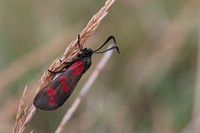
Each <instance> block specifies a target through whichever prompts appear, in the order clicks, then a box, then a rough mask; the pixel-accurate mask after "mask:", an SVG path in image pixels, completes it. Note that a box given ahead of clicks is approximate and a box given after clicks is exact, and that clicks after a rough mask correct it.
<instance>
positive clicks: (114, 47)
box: [94, 45, 120, 54]
mask: <svg viewBox="0 0 200 133" xmlns="http://www.w3.org/2000/svg"><path fill="white" fill-rule="evenodd" d="M112 49H116V50H117V52H118V54H120V51H119V47H117V46H115V45H114V46H112V47H110V48H109V49H106V50H105V51H101V52H94V54H100V53H105V52H107V51H110V50H112Z"/></svg>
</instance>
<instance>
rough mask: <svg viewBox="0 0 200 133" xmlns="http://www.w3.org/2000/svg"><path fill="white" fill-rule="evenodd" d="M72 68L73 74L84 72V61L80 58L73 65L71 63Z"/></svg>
mask: <svg viewBox="0 0 200 133" xmlns="http://www.w3.org/2000/svg"><path fill="white" fill-rule="evenodd" d="M70 69H72V74H73V75H79V74H81V73H82V72H83V69H84V63H83V62H82V61H80V60H79V61H77V62H75V63H74V64H73V65H71V66H70Z"/></svg>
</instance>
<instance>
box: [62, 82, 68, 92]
mask: <svg viewBox="0 0 200 133" xmlns="http://www.w3.org/2000/svg"><path fill="white" fill-rule="evenodd" d="M61 88H62V90H63V91H65V92H69V90H70V88H69V86H68V85H66V84H63V85H62V87H61Z"/></svg>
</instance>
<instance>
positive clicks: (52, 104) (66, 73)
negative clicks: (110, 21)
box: [33, 36, 119, 111]
mask: <svg viewBox="0 0 200 133" xmlns="http://www.w3.org/2000/svg"><path fill="white" fill-rule="evenodd" d="M111 39H113V41H114V42H115V38H114V37H113V36H110V37H109V38H108V39H107V40H106V41H105V43H104V44H103V45H102V46H101V47H100V48H98V49H97V50H94V51H93V50H92V49H90V48H84V49H83V47H82V46H81V45H80V41H79V40H80V36H78V45H79V49H80V51H81V53H80V54H79V55H78V56H77V57H76V58H75V59H74V60H73V61H71V62H66V64H67V66H66V67H65V69H63V70H62V71H61V72H57V73H59V76H58V77H56V78H55V79H53V80H52V81H51V82H50V83H49V84H48V85H47V86H46V87H44V89H42V90H41V91H40V92H39V93H38V94H37V95H36V97H35V99H34V102H33V103H34V105H35V106H36V107H37V108H39V109H42V110H47V111H50V110H55V109H57V108H59V107H60V106H62V105H63V104H64V103H65V101H66V100H67V99H68V98H69V97H70V95H71V93H72V92H73V90H74V88H75V87H76V85H77V83H78V81H79V80H80V78H81V77H82V75H83V73H85V72H86V71H87V70H88V69H89V68H90V66H91V63H92V62H91V57H92V54H93V53H104V52H106V51H109V50H112V49H117V51H118V53H119V49H118V47H117V46H115V45H114V46H112V47H111V48H109V49H107V50H105V51H102V52H98V51H99V50H100V49H101V48H102V47H103V46H104V45H105V44H106V43H107V42H108V41H110V40H111ZM64 63H65V62H64ZM50 72H51V71H50Z"/></svg>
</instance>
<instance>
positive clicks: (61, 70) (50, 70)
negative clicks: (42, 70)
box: [48, 69, 63, 74]
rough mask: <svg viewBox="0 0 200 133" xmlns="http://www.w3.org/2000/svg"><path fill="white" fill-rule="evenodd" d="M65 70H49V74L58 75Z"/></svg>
mask: <svg viewBox="0 0 200 133" xmlns="http://www.w3.org/2000/svg"><path fill="white" fill-rule="evenodd" d="M62 71H63V70H59V71H52V70H49V69H48V72H50V73H54V74H56V73H61V72H62Z"/></svg>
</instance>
